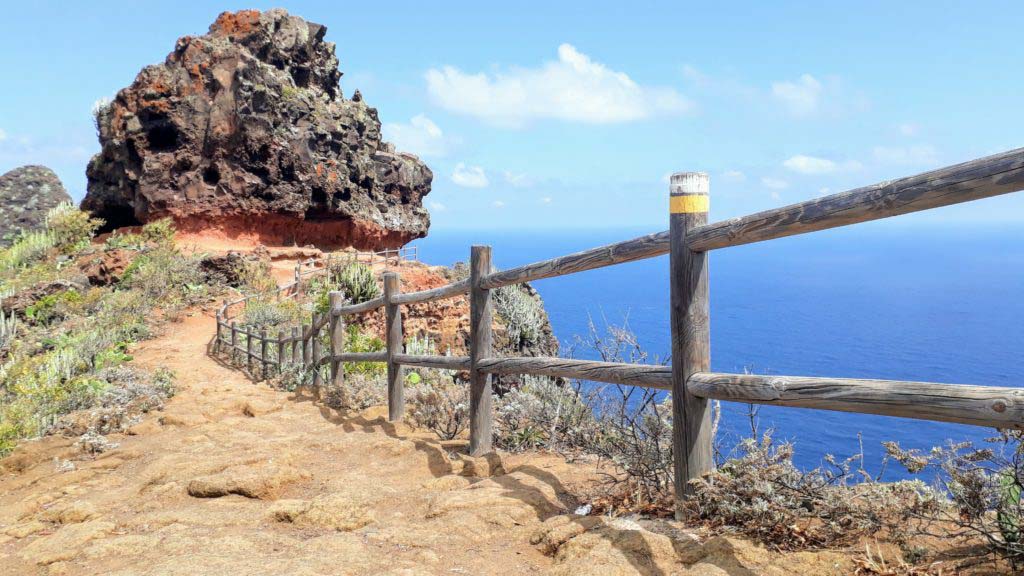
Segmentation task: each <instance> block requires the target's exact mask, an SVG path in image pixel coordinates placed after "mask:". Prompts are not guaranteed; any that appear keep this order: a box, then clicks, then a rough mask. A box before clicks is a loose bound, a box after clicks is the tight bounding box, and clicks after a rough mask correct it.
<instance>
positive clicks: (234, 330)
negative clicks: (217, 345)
mask: <svg viewBox="0 0 1024 576" xmlns="http://www.w3.org/2000/svg"><path fill="white" fill-rule="evenodd" d="M237 357H238V322H235V321H232V322H231V363H232V364H234V363H235V362H236V361H237Z"/></svg>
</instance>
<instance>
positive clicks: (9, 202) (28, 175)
mask: <svg viewBox="0 0 1024 576" xmlns="http://www.w3.org/2000/svg"><path fill="white" fill-rule="evenodd" d="M70 201H71V196H68V193H67V191H66V190H64V185H63V184H61V183H60V178H58V177H57V175H56V174H54V173H53V170H50V169H49V168H47V167H45V166H22V167H21V168H15V169H14V170H11V171H10V172H8V173H6V174H4V175H2V176H0V245H2V246H7V245H9V244H10V243H11V240H10V239H11V237H12V236H13V235H14V234H16V233H17V232H18V231H19V230H31V229H33V228H39V227H41V226H42V225H43V221H44V220H46V213H47V212H48V211H49V210H50V209H51V208H53V207H54V206H57V205H58V204H60V203H61V202H70Z"/></svg>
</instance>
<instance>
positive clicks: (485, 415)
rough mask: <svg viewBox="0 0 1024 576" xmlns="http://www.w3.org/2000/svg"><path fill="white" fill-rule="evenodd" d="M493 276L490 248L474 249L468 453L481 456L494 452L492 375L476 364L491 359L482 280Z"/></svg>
mask: <svg viewBox="0 0 1024 576" xmlns="http://www.w3.org/2000/svg"><path fill="white" fill-rule="evenodd" d="M490 273H491V247H490V246H473V249H472V252H471V253H470V268H469V283H470V286H471V289H470V292H469V317H470V320H469V328H470V346H469V359H470V371H469V374H470V380H469V454H470V455H471V456H481V455H483V454H487V453H489V452H492V451H493V450H492V448H491V434H492V429H493V424H492V418H493V415H492V414H491V410H492V398H491V375H490V374H488V373H485V372H482V371H481V370H480V369H479V367H478V366H477V364H478V363H479V362H480V360H482V359H484V358H488V357H490V356H491V353H492V352H491V349H492V337H493V335H492V334H491V321H492V315H493V311H492V303H491V291H490V290H488V289H486V288H484V287H483V286H481V283H480V281H481V279H482V278H484V277H485V276H486V275H488V274H490Z"/></svg>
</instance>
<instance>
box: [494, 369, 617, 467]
mask: <svg viewBox="0 0 1024 576" xmlns="http://www.w3.org/2000/svg"><path fill="white" fill-rule="evenodd" d="M595 423H596V422H595V419H594V412H593V410H592V408H591V406H590V405H589V404H588V403H587V402H586V399H585V398H584V397H583V396H582V395H581V394H580V391H579V389H578V388H577V387H570V386H567V385H565V384H564V383H560V382H558V381H556V380H555V379H553V378H548V377H545V376H529V375H528V376H524V377H523V379H522V384H521V386H519V387H517V388H514V389H512V390H510V391H509V392H507V393H506V394H505V395H504V396H501V397H499V398H497V399H496V400H495V421H494V441H495V444H496V445H497V446H498V447H500V448H503V449H505V450H511V451H521V450H528V449H533V448H541V447H546V448H553V449H569V448H575V447H579V446H583V445H585V444H587V443H588V442H589V441H590V440H591V439H593V438H595V437H596V436H595V433H596V432H597V430H596V428H595Z"/></svg>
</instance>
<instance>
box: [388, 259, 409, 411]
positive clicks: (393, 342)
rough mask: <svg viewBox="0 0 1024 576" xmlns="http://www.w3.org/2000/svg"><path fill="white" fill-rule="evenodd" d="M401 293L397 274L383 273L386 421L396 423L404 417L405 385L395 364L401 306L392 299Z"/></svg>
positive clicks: (399, 351)
mask: <svg viewBox="0 0 1024 576" xmlns="http://www.w3.org/2000/svg"><path fill="white" fill-rule="evenodd" d="M401 293H402V286H401V284H400V283H399V278H398V274H397V273H395V272H385V273H384V319H385V320H384V322H385V327H386V330H387V344H388V349H387V350H388V420H390V421H391V422H398V421H400V420H401V419H402V417H403V416H405V384H404V383H403V382H402V366H401V365H400V364H397V363H396V362H395V355H396V354H401V353H402V310H401V304H395V303H393V302H392V299H393V298H394V297H395V296H397V295H399V294H401Z"/></svg>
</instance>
